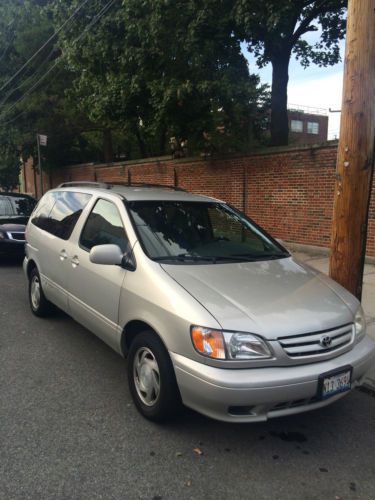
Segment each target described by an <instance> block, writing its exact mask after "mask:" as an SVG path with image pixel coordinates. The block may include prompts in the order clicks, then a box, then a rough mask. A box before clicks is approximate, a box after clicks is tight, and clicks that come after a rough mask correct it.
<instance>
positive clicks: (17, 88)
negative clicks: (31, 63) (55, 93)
mask: <svg viewBox="0 0 375 500" xmlns="http://www.w3.org/2000/svg"><path fill="white" fill-rule="evenodd" d="M55 51H56V48H55V47H53V49H52V50H51V52H50V53H49V54H48V56H47V57H46V58H45V59H44V61H43V62H42V63H41V64H40V65H39V66H38V68H37V70H36V71H35V72H34V73H32V74H31V75H29V76H28V77H27V78H26V80H24V81H23V82H21V83H20V84H19V85H18V86H17V87H14V88H13V89H12V90H10V91H9V92H8V94H7V95H6V96H5V97H4V99H3V100H2V101H1V102H0V108H3V107H4V104H5V103H6V102H7V100H8V99H9V97H10V96H12V95H13V94H14V93H15V92H16V91H17V90H19V89H21V88H22V87H23V86H25V85H27V84H28V83H29V82H30V81H32V80H33V79H34V77H36V76H37V74H38V73H40V72H41V69H42V68H43V67H44V66H45V65H46V64H47V63H48V62H49V61H50V59H51V56H52V55H53V53H54V52H55Z"/></svg>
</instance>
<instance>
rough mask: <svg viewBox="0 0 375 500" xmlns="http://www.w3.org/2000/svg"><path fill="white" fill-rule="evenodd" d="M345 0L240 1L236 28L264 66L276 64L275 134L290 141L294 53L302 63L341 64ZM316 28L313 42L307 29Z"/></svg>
mask: <svg viewBox="0 0 375 500" xmlns="http://www.w3.org/2000/svg"><path fill="white" fill-rule="evenodd" d="M346 4H347V2H346V0H262V2H259V1H256V0H237V1H236V2H235V5H234V15H235V18H236V21H237V30H236V33H237V34H238V36H239V37H240V38H242V39H243V40H245V41H246V42H247V43H248V47H249V50H250V51H251V52H253V53H254V55H255V57H256V60H257V63H258V65H259V67H263V66H264V65H265V64H267V63H269V62H270V63H271V64H272V68H273V78H272V97H271V136H272V137H271V138H272V142H273V144H275V145H280V144H286V143H287V141H288V120H287V108H286V106H287V85H288V78H289V77H288V67H289V61H290V58H291V55H292V54H294V55H295V57H296V58H297V60H299V61H300V63H301V64H302V66H304V67H307V66H308V65H309V64H311V63H314V64H317V65H319V66H328V65H332V64H336V63H337V62H338V61H339V60H340V52H339V41H340V40H341V39H342V38H343V37H344V34H345V19H344V16H345V11H346ZM310 32H317V35H318V36H317V37H316V41H314V42H310V41H309V39H308V38H307V37H306V34H307V33H310Z"/></svg>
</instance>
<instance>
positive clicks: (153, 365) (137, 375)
mask: <svg viewBox="0 0 375 500" xmlns="http://www.w3.org/2000/svg"><path fill="white" fill-rule="evenodd" d="M133 377H134V384H135V388H136V391H137V394H138V396H139V398H140V400H141V401H142V403H144V404H145V405H147V406H153V405H154V404H155V403H156V402H157V400H158V399H159V394H160V372H159V366H158V363H157V361H156V358H155V356H154V355H153V353H152V351H151V350H150V349H148V348H147V347H141V348H140V349H138V351H137V352H136V355H135V359H134V368H133Z"/></svg>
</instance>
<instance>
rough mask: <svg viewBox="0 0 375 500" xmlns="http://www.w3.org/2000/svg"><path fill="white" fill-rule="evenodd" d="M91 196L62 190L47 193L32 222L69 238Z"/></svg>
mask: <svg viewBox="0 0 375 500" xmlns="http://www.w3.org/2000/svg"><path fill="white" fill-rule="evenodd" d="M90 198H91V195H90V194H85V193H75V192H72V191H61V192H54V193H47V194H46V195H45V196H44V197H43V198H42V199H41V200H40V202H39V205H38V207H37V209H36V212H35V215H34V217H33V219H32V221H31V222H32V223H33V224H35V225H36V226H38V227H40V228H41V229H44V230H45V231H48V232H49V233H51V234H53V235H54V236H57V237H58V238H61V239H63V240H67V239H69V238H70V235H71V234H72V232H73V229H74V227H75V225H76V223H77V221H78V219H79V217H80V215H81V213H82V210H83V209H84V208H85V206H86V205H87V203H88V202H89V200H90Z"/></svg>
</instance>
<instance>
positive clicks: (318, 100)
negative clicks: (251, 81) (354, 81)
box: [242, 35, 345, 139]
mask: <svg viewBox="0 0 375 500" xmlns="http://www.w3.org/2000/svg"><path fill="white" fill-rule="evenodd" d="M315 36H316V35H315ZM242 49H243V52H244V54H245V55H246V58H247V59H248V61H249V65H250V72H251V73H256V74H258V75H259V76H260V79H261V82H262V83H269V84H271V77H272V67H271V64H268V65H267V66H266V67H265V68H262V69H259V68H258V67H257V66H256V64H255V60H254V57H253V56H252V55H251V54H249V52H248V51H247V50H246V46H245V45H243V46H242ZM344 51H345V41H344V40H342V41H341V43H340V52H341V59H342V61H341V62H340V63H338V64H336V65H334V66H328V67H327V68H320V67H319V66H316V65H315V64H311V65H310V66H309V67H308V68H306V69H304V68H303V67H302V66H301V65H300V63H299V62H298V61H296V59H295V58H292V59H291V61H290V66H289V86H288V106H289V107H292V105H298V106H302V107H304V106H308V107H315V108H322V109H325V110H326V111H327V114H328V117H329V119H328V139H335V138H337V137H338V136H339V132H340V113H329V111H328V110H329V108H331V109H335V110H338V109H340V108H341V99H342V83H343V59H344Z"/></svg>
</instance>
